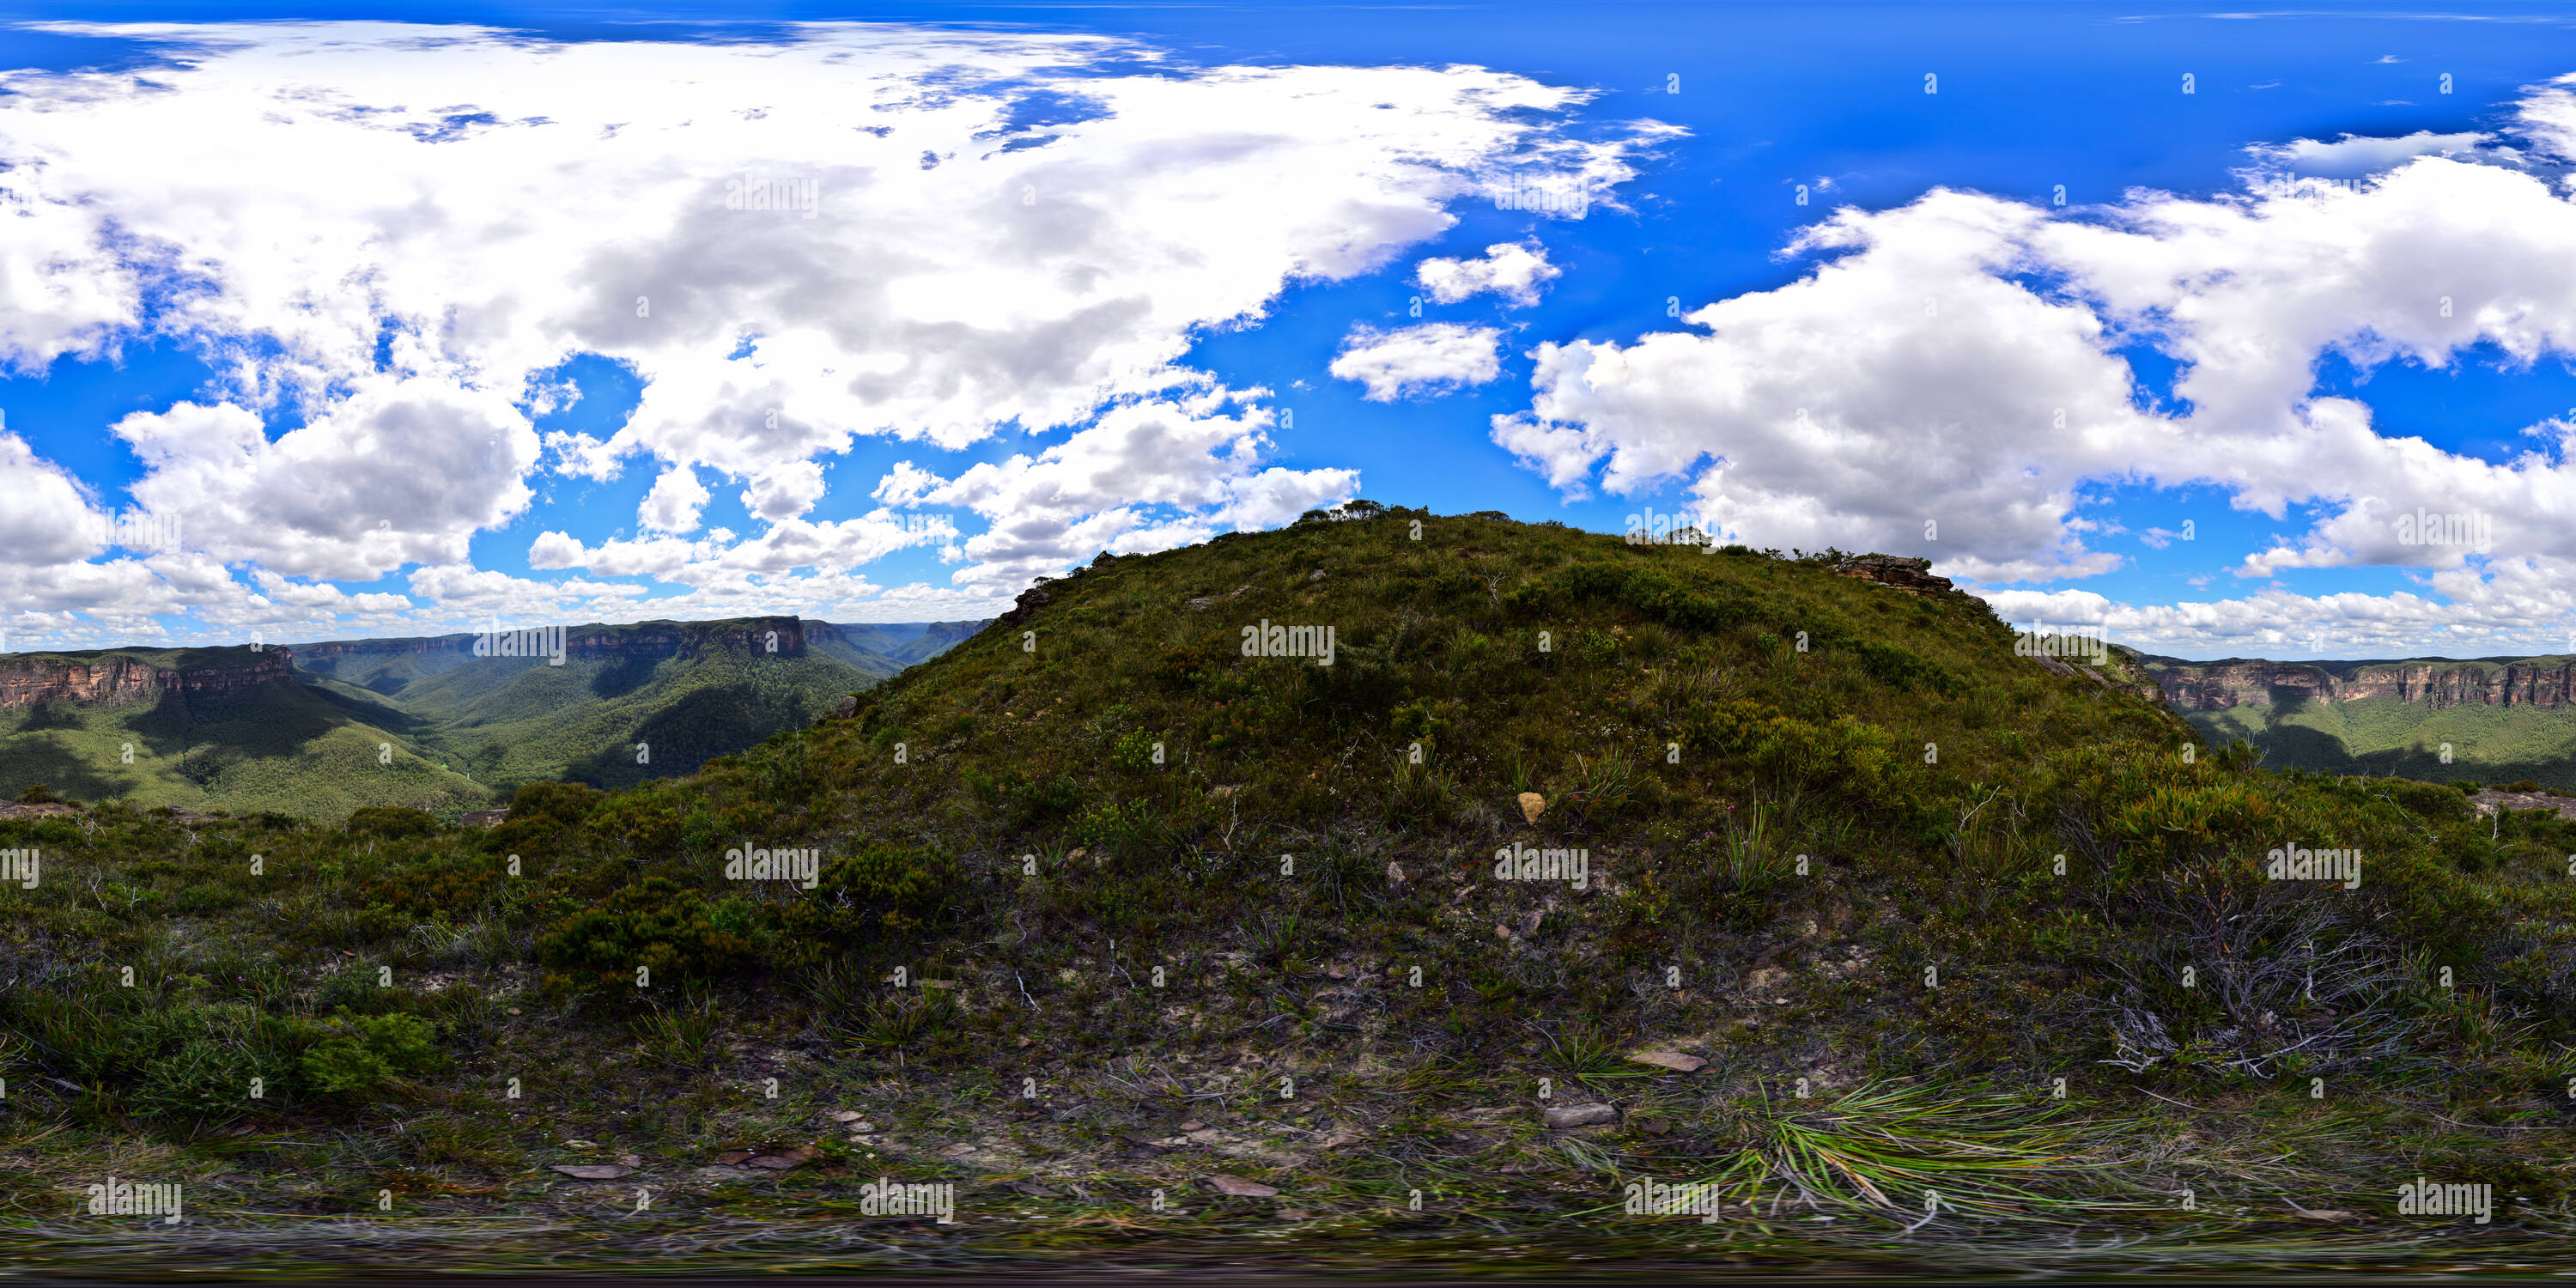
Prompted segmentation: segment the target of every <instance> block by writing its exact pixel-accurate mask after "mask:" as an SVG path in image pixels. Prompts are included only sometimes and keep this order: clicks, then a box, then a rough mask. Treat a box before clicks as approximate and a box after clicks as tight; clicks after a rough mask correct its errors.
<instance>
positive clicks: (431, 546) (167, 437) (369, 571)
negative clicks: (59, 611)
mask: <svg viewBox="0 0 2576 1288" xmlns="http://www.w3.org/2000/svg"><path fill="white" fill-rule="evenodd" d="M114 430H115V433H116V434H117V436H118V437H120V438H122V439H124V440H125V442H126V445H127V446H129V447H131V448H133V450H134V453H135V455H136V456H138V457H140V458H141V459H142V461H143V464H144V467H145V469H146V471H147V473H146V474H145V475H144V476H143V477H142V478H140V479H137V480H136V481H135V482H134V483H133V484H131V485H130V486H129V488H128V491H130V492H131V493H132V494H133V496H134V499H135V500H136V501H137V502H139V503H141V504H142V505H143V506H144V507H145V508H146V509H148V510H150V511H152V512H154V513H159V514H174V515H177V516H179V518H180V519H181V520H182V521H183V525H184V529H185V531H186V533H187V537H188V542H189V544H190V545H192V546H195V547H197V548H200V549H203V550H206V551H208V552H209V553H212V554H214V555H216V556H217V557H218V558H220V559H222V560H223V561H225V562H227V563H237V562H252V561H255V562H258V563H260V564H261V565H263V566H265V567H268V568H270V569H273V570H275V571H278V572H282V573H286V574H288V575H290V576H297V577H326V578H332V579H338V580H357V581H371V580H374V579H375V578H377V577H380V576H383V575H384V574H386V573H389V572H392V571H395V570H396V569H398V568H400V567H402V566H403V565H405V564H407V563H443V562H450V561H453V560H457V559H462V558H464V557H465V554H466V543H467V541H468V540H469V539H470V538H471V537H472V535H473V534H474V533H475V532H476V531H478V530H480V529H483V528H490V527H497V526H499V525H501V524H503V523H506V522H508V521H509V520H510V519H512V518H514V517H516V516H517V515H518V514H519V513H520V512H521V511H522V510H523V509H525V508H526V506H527V504H528V500H529V498H530V495H531V494H530V492H529V490H528V487H527V485H526V484H525V483H523V482H522V481H521V479H522V476H523V475H525V474H526V472H527V471H528V469H529V467H530V466H532V465H534V464H535V463H536V458H537V435H536V432H535V431H534V430H533V429H531V428H530V427H529V425H528V422H527V418H526V417H525V416H522V415H521V414H520V413H519V411H518V409H517V408H515V407H512V406H511V405H510V403H509V401H508V399H506V398H504V397H503V396H501V395H499V394H496V393H491V392H488V391H484V390H480V389H476V388H473V387H471V386H469V385H465V384H461V383H459V382H457V381H455V380H452V379H440V378H436V377H431V376H400V375H394V374H390V373H385V374H370V375H365V376H361V377H358V378H357V379H356V380H354V381H353V382H352V387H351V388H350V390H349V392H348V393H347V394H346V395H345V396H343V397H341V398H339V399H337V400H336V401H335V402H334V403H333V404H332V407H331V410H330V411H328V412H327V413H325V414H323V415H321V416H319V417H316V418H315V419H313V420H312V421H311V422H309V423H307V424H305V425H303V426H301V427H299V428H297V429H294V430H290V431H288V432H287V433H285V434H281V435H279V436H278V437H277V438H276V439H275V440H274V441H271V440H269V439H268V438H267V437H266V435H265V433H264V431H263V430H262V428H261V425H260V420H259V417H258V416H257V415H256V414H254V413H252V412H251V411H249V410H247V409H245V408H243V407H241V406H239V405H236V404H234V403H230V402H224V403H218V404H215V405H212V406H207V405H202V404H198V403H193V402H183V403H179V404H177V405H176V406H173V407H172V408H170V409H169V410H168V411H166V412H136V413H134V414H132V415H129V416H127V417H125V418H124V419H122V420H120V421H118V422H117V423H116V424H115V426H114Z"/></svg>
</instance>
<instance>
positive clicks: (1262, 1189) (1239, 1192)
mask: <svg viewBox="0 0 2576 1288" xmlns="http://www.w3.org/2000/svg"><path fill="white" fill-rule="evenodd" d="M1208 1184H1210V1185H1213V1186H1215V1187H1217V1189H1219V1190H1221V1191H1223V1192H1225V1193H1227V1194H1231V1195H1234V1196H1235V1197H1237V1198H1246V1199H1271V1198H1277V1197H1279V1191H1278V1190H1277V1189H1275V1188H1273V1187H1271V1186H1268V1185H1264V1184H1262V1183H1261V1182H1259V1181H1247V1180H1245V1179H1243V1178H1242V1177H1240V1176H1228V1175H1226V1174H1224V1173H1223V1172H1219V1173H1217V1174H1216V1175H1214V1176H1211V1177H1209V1178H1208Z"/></svg>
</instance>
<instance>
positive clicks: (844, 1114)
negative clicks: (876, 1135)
mask: <svg viewBox="0 0 2576 1288" xmlns="http://www.w3.org/2000/svg"><path fill="white" fill-rule="evenodd" d="M865 1117H867V1115H866V1114H863V1113H860V1112H859V1111H858V1110H856V1109H843V1110H840V1111H838V1112H836V1113H834V1114H833V1115H832V1121H833V1122H836V1123H854V1122H857V1121H858V1120H860V1119H862V1118H865ZM858 1130H860V1131H866V1130H867V1128H864V1127H862V1128H859V1129H858Z"/></svg>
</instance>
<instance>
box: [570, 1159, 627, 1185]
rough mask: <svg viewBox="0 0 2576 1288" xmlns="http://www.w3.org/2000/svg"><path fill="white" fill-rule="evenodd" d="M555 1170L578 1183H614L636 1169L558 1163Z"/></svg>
mask: <svg viewBox="0 0 2576 1288" xmlns="http://www.w3.org/2000/svg"><path fill="white" fill-rule="evenodd" d="M554 1170H556V1171H558V1172H561V1173H563V1174H564V1175H566V1176H569V1177H571V1178H573V1179H574V1180H577V1181H613V1180H616V1179H617V1178H618V1177H621V1176H624V1175H625V1174H627V1173H628V1172H631V1171H634V1170H635V1169H634V1168H631V1167H618V1166H616V1165H614V1164H610V1163H557V1164H555V1165H554Z"/></svg>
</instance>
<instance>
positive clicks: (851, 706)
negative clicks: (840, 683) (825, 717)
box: [832, 693, 859, 720]
mask: <svg viewBox="0 0 2576 1288" xmlns="http://www.w3.org/2000/svg"><path fill="white" fill-rule="evenodd" d="M858 713H859V695H857V694H855V693H853V694H851V695H849V696H848V697H845V698H843V699H841V701H840V702H839V704H838V705H836V706H834V707H833V708H832V715H833V716H834V717H835V718H837V719H841V720H847V719H849V718H850V717H852V716H854V715H857V714H858Z"/></svg>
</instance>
